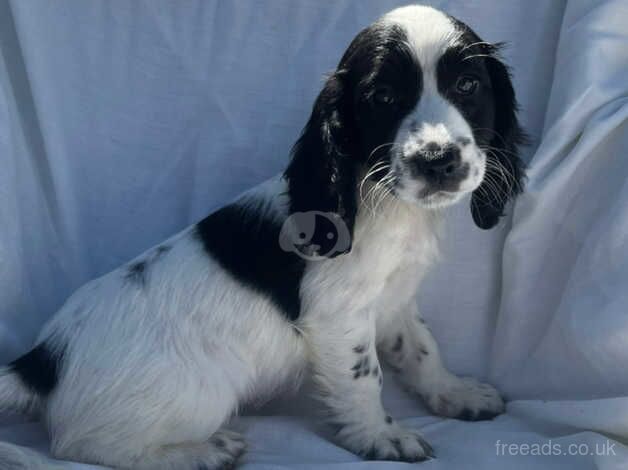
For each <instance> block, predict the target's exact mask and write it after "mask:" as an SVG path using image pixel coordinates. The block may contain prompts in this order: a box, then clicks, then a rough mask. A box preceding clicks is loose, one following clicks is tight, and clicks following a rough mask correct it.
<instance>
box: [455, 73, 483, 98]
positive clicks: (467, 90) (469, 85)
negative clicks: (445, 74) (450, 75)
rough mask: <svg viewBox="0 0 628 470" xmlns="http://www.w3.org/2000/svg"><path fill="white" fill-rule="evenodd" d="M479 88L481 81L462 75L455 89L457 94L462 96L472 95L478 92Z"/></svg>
mask: <svg viewBox="0 0 628 470" xmlns="http://www.w3.org/2000/svg"><path fill="white" fill-rule="evenodd" d="M478 86H480V81H479V80H478V79H477V78H475V77H472V76H470V75H461V76H460V77H458V80H456V85H455V89H456V93H458V94H460V95H472V94H473V93H475V92H476V91H477V89H478Z"/></svg>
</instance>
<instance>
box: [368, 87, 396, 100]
mask: <svg viewBox="0 0 628 470" xmlns="http://www.w3.org/2000/svg"><path fill="white" fill-rule="evenodd" d="M372 99H373V101H374V102H375V103H376V104H382V105H390V104H393V103H394V102H395V95H394V93H393V90H392V88H390V87H389V86H382V87H379V88H378V89H376V90H375V92H374V93H373V97H372Z"/></svg>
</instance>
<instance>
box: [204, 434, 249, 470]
mask: <svg viewBox="0 0 628 470" xmlns="http://www.w3.org/2000/svg"><path fill="white" fill-rule="evenodd" d="M209 443H210V444H211V447H212V451H211V458H210V459H207V462H203V463H202V464H201V465H200V466H199V469H198V470H219V469H220V470H226V469H230V468H234V466H235V463H236V461H237V460H238V459H239V458H240V456H241V455H242V454H243V453H244V451H245V450H246V441H245V440H244V438H243V437H242V436H241V435H240V434H238V433H236V432H233V431H228V430H226V429H220V430H218V431H216V432H215V433H214V435H213V436H212V437H211V438H210V439H209Z"/></svg>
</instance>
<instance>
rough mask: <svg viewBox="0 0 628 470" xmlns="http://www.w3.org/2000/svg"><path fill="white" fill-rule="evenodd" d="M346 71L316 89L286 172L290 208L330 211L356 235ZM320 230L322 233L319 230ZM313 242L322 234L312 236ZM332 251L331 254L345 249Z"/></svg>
mask: <svg viewBox="0 0 628 470" xmlns="http://www.w3.org/2000/svg"><path fill="white" fill-rule="evenodd" d="M344 75H345V72H344V71H342V70H338V71H336V72H335V73H334V74H333V75H331V76H330V77H329V78H328V79H327V81H326V83H325V87H324V88H323V91H321V93H320V94H319V95H318V98H317V99H316V102H315V104H314V109H313V110H312V115H311V116H310V120H309V121H308V123H307V125H306V126H305V128H304V129H303V132H302V134H301V137H300V138H299V140H298V141H297V142H296V144H295V145H294V147H293V149H292V160H291V162H290V164H289V165H288V168H287V169H286V171H285V173H284V176H285V177H286V178H287V180H288V193H289V196H290V212H291V213H292V214H294V213H297V212H309V211H318V212H324V213H327V214H328V216H329V217H330V218H332V219H334V220H332V222H334V223H335V224H340V223H342V224H344V225H345V226H346V227H347V230H348V233H349V236H350V237H352V236H353V225H354V223H355V214H356V207H357V201H356V178H357V162H356V159H355V158H354V149H353V148H351V145H350V142H351V139H350V138H349V135H351V127H352V125H353V124H352V117H351V111H350V109H351V103H350V101H351V98H350V97H349V96H347V95H348V93H347V92H346V90H345V86H346V85H345V84H344V83H343V79H344V78H345V77H344ZM318 236H321V234H318ZM309 243H310V244H311V245H313V246H316V245H318V246H323V245H324V244H326V243H328V241H327V242H326V243H323V240H316V239H312V240H310V242H309ZM347 245H348V246H346V247H345V249H344V251H341V252H336V253H332V254H330V255H329V257H335V256H337V255H339V254H343V253H347V252H349V251H350V250H351V243H348V244H347Z"/></svg>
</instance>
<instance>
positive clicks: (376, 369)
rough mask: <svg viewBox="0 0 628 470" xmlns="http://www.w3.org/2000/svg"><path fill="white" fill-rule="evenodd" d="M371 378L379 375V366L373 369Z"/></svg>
mask: <svg viewBox="0 0 628 470" xmlns="http://www.w3.org/2000/svg"><path fill="white" fill-rule="evenodd" d="M372 374H373V377H377V376H378V375H379V366H377V367H373V372H372Z"/></svg>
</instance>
